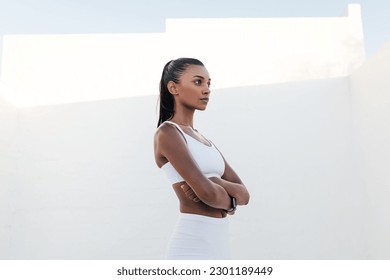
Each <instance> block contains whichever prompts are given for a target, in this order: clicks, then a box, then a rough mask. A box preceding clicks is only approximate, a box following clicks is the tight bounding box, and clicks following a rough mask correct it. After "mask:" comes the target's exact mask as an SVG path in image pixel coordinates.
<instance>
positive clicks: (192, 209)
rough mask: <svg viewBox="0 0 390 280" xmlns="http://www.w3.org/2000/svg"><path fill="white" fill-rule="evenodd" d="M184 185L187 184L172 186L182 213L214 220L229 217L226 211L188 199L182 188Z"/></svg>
mask: <svg viewBox="0 0 390 280" xmlns="http://www.w3.org/2000/svg"><path fill="white" fill-rule="evenodd" d="M184 183H185V182H180V183H175V184H173V185H172V187H173V189H174V191H175V193H176V195H177V197H178V198H179V202H180V212H181V213H188V214H198V215H203V216H209V217H213V218H225V217H226V215H227V214H226V211H224V210H222V209H216V208H213V207H211V206H208V205H207V204H205V203H204V202H202V201H198V202H195V201H193V200H192V199H190V198H189V197H187V196H186V195H185V193H184V191H183V190H182V189H181V187H180V186H181V185H183V184H184Z"/></svg>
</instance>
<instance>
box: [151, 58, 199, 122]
mask: <svg viewBox="0 0 390 280" xmlns="http://www.w3.org/2000/svg"><path fill="white" fill-rule="evenodd" d="M191 65H199V66H204V65H203V63H202V62H201V61H200V60H198V59H195V58H188V57H182V58H178V59H175V60H171V61H169V62H168V63H167V64H165V66H164V69H163V72H162V75H161V81H160V97H159V100H160V113H159V117H158V123H157V127H159V126H160V125H161V124H162V123H163V122H165V121H166V120H169V119H171V118H172V117H173V115H174V113H175V111H174V99H173V95H172V94H171V93H170V92H169V90H168V83H169V81H173V82H175V83H179V79H180V76H181V75H182V74H183V72H184V71H186V69H187V68H188V66H191Z"/></svg>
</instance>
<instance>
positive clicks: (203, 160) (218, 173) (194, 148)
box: [161, 121, 225, 184]
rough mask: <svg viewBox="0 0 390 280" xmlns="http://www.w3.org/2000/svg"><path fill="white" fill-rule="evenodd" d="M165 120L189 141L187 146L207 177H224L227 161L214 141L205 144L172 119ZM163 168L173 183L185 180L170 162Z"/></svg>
mask: <svg viewBox="0 0 390 280" xmlns="http://www.w3.org/2000/svg"><path fill="white" fill-rule="evenodd" d="M165 122H166V123H169V124H173V125H174V126H176V128H177V129H178V130H179V131H180V132H181V134H182V135H183V137H184V138H185V140H186V142H187V146H188V149H189V151H190V153H191V155H192V157H193V158H194V160H195V162H196V163H197V164H198V166H199V168H200V170H201V172H202V173H203V174H204V175H205V176H206V177H207V178H210V177H219V178H221V177H222V175H223V173H224V172H225V162H224V160H223V157H222V155H221V153H220V152H219V151H218V150H217V148H216V147H215V146H214V144H213V143H212V142H210V141H209V142H210V144H211V146H207V145H206V144H203V143H202V142H200V141H198V140H196V139H195V138H193V137H191V136H190V135H188V134H186V133H185V132H184V131H183V130H182V129H181V127H180V126H179V125H178V124H176V123H174V122H171V121H165ZM161 169H162V170H164V171H165V174H166V175H167V177H168V180H169V181H170V182H171V183H172V184H174V183H178V182H182V181H185V180H184V179H183V178H182V177H181V175H180V174H179V173H178V172H177V171H176V169H175V168H174V167H173V166H172V164H171V163H170V162H167V163H165V164H164V165H163V166H162V167H161Z"/></svg>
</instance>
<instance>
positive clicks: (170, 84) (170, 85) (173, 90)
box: [167, 81, 177, 95]
mask: <svg viewBox="0 0 390 280" xmlns="http://www.w3.org/2000/svg"><path fill="white" fill-rule="evenodd" d="M167 88H168V91H169V92H170V93H171V94H173V95H177V89H176V83H175V82H174V81H169V82H168V84H167Z"/></svg>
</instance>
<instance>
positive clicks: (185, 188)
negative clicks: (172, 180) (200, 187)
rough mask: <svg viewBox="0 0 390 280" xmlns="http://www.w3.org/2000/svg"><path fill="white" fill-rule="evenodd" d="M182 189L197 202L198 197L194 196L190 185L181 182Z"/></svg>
mask: <svg viewBox="0 0 390 280" xmlns="http://www.w3.org/2000/svg"><path fill="white" fill-rule="evenodd" d="M180 187H181V189H182V190H183V192H184V194H185V195H186V196H187V197H188V198H189V199H191V200H192V201H194V202H199V201H200V199H199V198H198V197H197V196H196V194H195V192H194V191H193V190H192V189H191V187H190V186H189V185H187V184H183V185H181V186H180Z"/></svg>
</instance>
